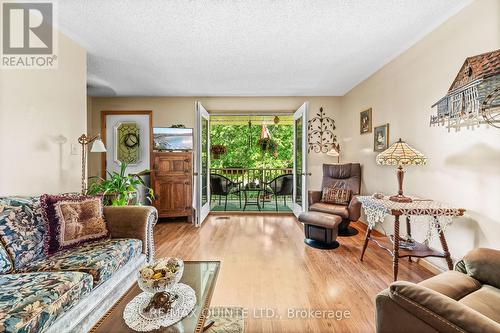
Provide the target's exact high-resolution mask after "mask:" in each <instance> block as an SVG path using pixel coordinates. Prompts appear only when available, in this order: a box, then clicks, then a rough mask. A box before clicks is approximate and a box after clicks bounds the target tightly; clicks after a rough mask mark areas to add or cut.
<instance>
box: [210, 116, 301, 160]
mask: <svg viewBox="0 0 500 333" xmlns="http://www.w3.org/2000/svg"><path fill="white" fill-rule="evenodd" d="M261 128H262V126H261V125H260V124H255V125H252V126H251V127H250V129H249V127H248V125H230V124H229V125H225V124H217V123H216V124H212V125H211V127H210V144H212V145H216V144H222V145H225V146H226V147H227V153H226V154H224V155H222V156H221V157H220V159H218V160H214V159H213V158H212V159H211V167H212V168H291V167H293V127H292V125H268V126H267V128H268V129H269V132H270V133H271V138H272V139H273V140H275V141H276V143H277V144H278V156H273V155H271V154H268V153H266V154H264V153H262V150H261V149H260V146H259V145H258V141H259V139H260V132H261ZM249 134H250V136H249ZM249 137H250V138H251V139H249Z"/></svg>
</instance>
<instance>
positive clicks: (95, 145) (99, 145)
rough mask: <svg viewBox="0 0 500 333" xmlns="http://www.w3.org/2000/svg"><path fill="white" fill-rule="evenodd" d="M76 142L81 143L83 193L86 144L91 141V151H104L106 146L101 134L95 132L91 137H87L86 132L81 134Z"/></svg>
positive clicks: (85, 169) (85, 180)
mask: <svg viewBox="0 0 500 333" xmlns="http://www.w3.org/2000/svg"><path fill="white" fill-rule="evenodd" d="M78 143H79V144H81V145H82V194H85V189H86V187H87V186H86V185H87V146H88V145H89V144H91V143H92V147H91V148H90V152H91V153H105V152H106V147H105V146H104V143H103V142H102V140H101V135H100V134H97V135H95V136H93V137H89V136H87V135H86V134H82V135H81V136H80V137H79V138H78Z"/></svg>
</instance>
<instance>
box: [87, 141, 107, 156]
mask: <svg viewBox="0 0 500 333" xmlns="http://www.w3.org/2000/svg"><path fill="white" fill-rule="evenodd" d="M90 152H92V153H105V152H106V147H105V146H104V143H103V142H102V140H101V139H95V140H94V142H93V143H92V147H91V148H90Z"/></svg>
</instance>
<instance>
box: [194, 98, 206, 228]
mask: <svg viewBox="0 0 500 333" xmlns="http://www.w3.org/2000/svg"><path fill="white" fill-rule="evenodd" d="M194 177H195V181H194V193H195V195H194V196H193V198H194V201H195V202H194V205H193V206H194V207H195V210H196V215H195V219H194V225H195V226H198V227H199V226H201V224H202V223H203V221H205V219H206V217H207V216H208V213H210V114H209V113H208V112H207V110H205V108H204V107H203V105H201V103H200V102H196V157H195V170H194Z"/></svg>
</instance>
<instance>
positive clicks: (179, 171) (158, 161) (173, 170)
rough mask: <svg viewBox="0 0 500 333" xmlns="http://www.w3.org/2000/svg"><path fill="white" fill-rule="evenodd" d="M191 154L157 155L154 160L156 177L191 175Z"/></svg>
mask: <svg viewBox="0 0 500 333" xmlns="http://www.w3.org/2000/svg"><path fill="white" fill-rule="evenodd" d="M191 163H192V157H191V154H187V153H167V154H161V153H160V154H157V155H155V158H154V164H153V171H154V172H155V175H156V176H185V175H191Z"/></svg>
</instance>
